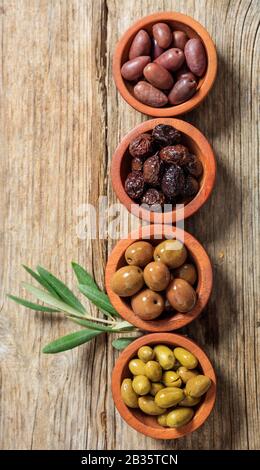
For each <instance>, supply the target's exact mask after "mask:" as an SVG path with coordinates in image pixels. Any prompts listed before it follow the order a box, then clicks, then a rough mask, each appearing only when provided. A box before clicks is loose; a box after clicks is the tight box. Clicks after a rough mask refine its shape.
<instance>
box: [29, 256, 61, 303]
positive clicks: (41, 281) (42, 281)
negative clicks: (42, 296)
mask: <svg viewBox="0 0 260 470" xmlns="http://www.w3.org/2000/svg"><path fill="white" fill-rule="evenodd" d="M22 266H23V268H24V269H25V271H27V272H28V273H29V274H30V275H31V276H32V277H33V278H34V279H35V280H36V281H37V282H39V284H41V285H42V286H43V287H45V289H47V291H48V292H50V294H52V295H54V297H56V298H57V299H60V296H59V295H58V294H57V292H56V291H55V289H53V287H52V286H50V284H49V283H48V282H47V281H46V280H45V279H43V278H41V276H40V274H38V273H36V272H35V271H33V270H32V269H31V268H28V266H25V264H23V265H22Z"/></svg>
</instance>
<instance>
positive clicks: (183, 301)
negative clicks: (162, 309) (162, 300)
mask: <svg viewBox="0 0 260 470" xmlns="http://www.w3.org/2000/svg"><path fill="white" fill-rule="evenodd" d="M166 297H167V300H168V301H169V302H170V304H171V305H172V307H173V308H174V309H175V310H177V312H181V313H186V312H190V310H192V309H193V308H194V307H195V304H196V302H197V294H196V292H195V290H194V289H193V287H192V286H191V285H190V284H189V283H188V282H187V281H184V279H173V280H172V281H171V282H170V284H169V286H168V288H167V291H166Z"/></svg>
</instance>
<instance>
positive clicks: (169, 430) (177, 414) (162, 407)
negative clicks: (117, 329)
mask: <svg viewBox="0 0 260 470" xmlns="http://www.w3.org/2000/svg"><path fill="white" fill-rule="evenodd" d="M140 358H141V359H140ZM112 393H113V399H114V402H115V405H116V408H117V410H118V411H119V413H120V415H121V416H122V418H123V419H124V420H125V421H126V422H127V424H128V425H129V426H131V427H132V428H133V429H135V430H136V431H138V432H140V433H142V434H144V435H146V436H149V437H152V438H154V439H177V438H180V437H184V436H186V435H187V434H190V433H192V432H194V431H195V430H196V429H198V428H199V427H200V426H202V425H203V424H204V423H205V421H206V420H207V418H208V417H209V415H210V413H211V412H212V409H213V407H214V403H215V399H216V375H215V372H214V368H213V366H212V364H211V362H210V360H209V359H208V357H207V355H206V354H205V352H204V351H203V350H202V349H201V348H200V347H199V346H198V345H197V344H196V343H194V342H193V341H191V340H190V339H188V338H186V337H183V336H181V335H176V334H171V333H154V334H149V335H145V336H142V337H141V338H138V339H137V340H135V341H134V342H133V343H131V344H130V345H129V346H127V348H126V349H125V350H124V351H123V352H122V353H121V354H120V356H119V358H118V360H117V362H116V364H115V367H114V370H113V375H112Z"/></svg>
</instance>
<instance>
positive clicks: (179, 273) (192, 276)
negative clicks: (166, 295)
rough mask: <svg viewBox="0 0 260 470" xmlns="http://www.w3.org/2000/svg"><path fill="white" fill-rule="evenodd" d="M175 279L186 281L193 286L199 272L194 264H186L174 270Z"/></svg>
mask: <svg viewBox="0 0 260 470" xmlns="http://www.w3.org/2000/svg"><path fill="white" fill-rule="evenodd" d="M174 277H177V278H179V279H184V281H187V282H188V283H189V284H191V285H192V286H193V284H195V282H196V280H197V271H196V268H195V266H194V265H193V264H190V263H185V264H183V265H182V266H180V267H179V268H177V269H175V270H174Z"/></svg>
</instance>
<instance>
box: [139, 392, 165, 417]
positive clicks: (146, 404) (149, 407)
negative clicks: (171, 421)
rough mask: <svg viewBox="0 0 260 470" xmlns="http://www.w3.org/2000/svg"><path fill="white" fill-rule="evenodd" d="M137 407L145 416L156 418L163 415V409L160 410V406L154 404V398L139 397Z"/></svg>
mask: <svg viewBox="0 0 260 470" xmlns="http://www.w3.org/2000/svg"><path fill="white" fill-rule="evenodd" d="M138 405H139V408H140V410H142V411H143V412H144V413H145V414H147V415H151V416H156V415H162V414H163V413H165V409H164V408H160V406H158V405H157V404H156V403H155V401H154V397H151V396H150V395H146V396H144V397H139V398H138Z"/></svg>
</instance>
